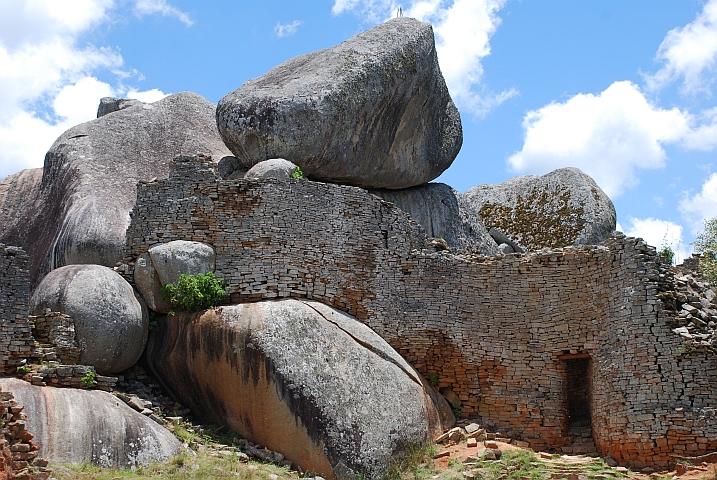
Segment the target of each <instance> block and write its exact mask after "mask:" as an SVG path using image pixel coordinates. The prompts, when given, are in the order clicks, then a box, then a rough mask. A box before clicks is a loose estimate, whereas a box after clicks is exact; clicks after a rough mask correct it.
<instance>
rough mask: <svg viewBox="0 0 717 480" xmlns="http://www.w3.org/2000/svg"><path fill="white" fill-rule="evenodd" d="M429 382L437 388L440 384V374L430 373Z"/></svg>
mask: <svg viewBox="0 0 717 480" xmlns="http://www.w3.org/2000/svg"><path fill="white" fill-rule="evenodd" d="M428 383H430V384H431V386H432V387H433V388H436V387H437V386H438V375H436V374H435V373H434V372H431V373H429V374H428Z"/></svg>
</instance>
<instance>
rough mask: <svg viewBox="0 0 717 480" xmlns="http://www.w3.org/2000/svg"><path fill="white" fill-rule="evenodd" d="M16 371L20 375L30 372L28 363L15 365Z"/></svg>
mask: <svg viewBox="0 0 717 480" xmlns="http://www.w3.org/2000/svg"><path fill="white" fill-rule="evenodd" d="M17 373H20V374H22V375H25V374H26V373H30V367H29V366H28V365H20V366H18V367H17Z"/></svg>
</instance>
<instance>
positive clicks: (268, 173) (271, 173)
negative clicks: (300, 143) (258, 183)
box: [244, 158, 296, 178]
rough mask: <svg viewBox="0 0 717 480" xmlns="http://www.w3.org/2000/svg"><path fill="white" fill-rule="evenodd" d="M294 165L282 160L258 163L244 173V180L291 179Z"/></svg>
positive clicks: (273, 159) (294, 168) (274, 159)
mask: <svg viewBox="0 0 717 480" xmlns="http://www.w3.org/2000/svg"><path fill="white" fill-rule="evenodd" d="M294 170H296V165H295V164H294V163H292V162H290V161H288V160H284V159H283V158H272V159H269V160H264V161H263V162H259V163H257V164H256V165H254V166H253V167H251V168H250V169H249V171H248V172H246V175H244V176H245V177H246V178H291V174H292V173H294Z"/></svg>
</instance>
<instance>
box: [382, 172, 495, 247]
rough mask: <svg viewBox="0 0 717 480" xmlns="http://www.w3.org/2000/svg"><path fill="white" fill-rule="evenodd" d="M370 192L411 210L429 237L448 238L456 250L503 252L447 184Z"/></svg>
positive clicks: (478, 218)
mask: <svg viewBox="0 0 717 480" xmlns="http://www.w3.org/2000/svg"><path fill="white" fill-rule="evenodd" d="M370 192H371V193H373V194H374V195H377V196H379V197H381V198H382V199H384V200H386V201H387V202H391V203H393V204H394V205H396V206H397V207H398V208H400V209H401V210H403V211H404V212H406V213H408V214H409V215H410V216H411V218H413V219H414V220H416V221H417V222H418V223H420V224H421V226H422V227H423V228H424V229H425V230H426V235H427V236H428V237H433V238H442V239H444V240H445V241H446V243H447V244H448V247H449V248H450V249H451V250H452V251H453V252H454V253H469V252H474V253H481V254H483V255H497V254H498V253H499V251H498V245H497V244H496V242H495V241H494V240H493V239H492V238H491V237H490V235H488V232H487V231H486V228H485V226H484V225H483V221H482V220H481V219H480V217H479V216H478V215H477V214H476V213H475V212H473V210H472V209H471V208H469V207H467V205H465V202H464V200H463V199H462V198H461V197H460V194H459V193H458V192H456V191H455V190H453V189H452V188H451V187H449V186H448V185H446V184H445V183H427V184H425V185H420V186H418V187H412V188H405V189H402V190H387V189H381V190H370Z"/></svg>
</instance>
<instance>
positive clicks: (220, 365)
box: [146, 299, 442, 479]
mask: <svg viewBox="0 0 717 480" xmlns="http://www.w3.org/2000/svg"><path fill="white" fill-rule="evenodd" d="M146 358H147V361H148V363H149V366H150V369H151V370H152V372H153V373H154V375H155V377H156V378H158V379H160V381H161V382H162V383H163V385H164V387H165V388H166V389H167V390H168V391H169V392H171V393H172V394H173V395H174V396H175V397H176V398H177V399H181V400H180V401H181V402H182V403H183V404H185V405H187V406H189V407H190V408H191V409H192V412H193V413H194V414H195V415H197V416H199V417H200V418H203V419H204V420H206V421H210V422H213V423H216V424H217V425H227V426H228V427H229V428H231V429H232V430H234V431H237V432H239V433H240V434H242V435H243V436H245V437H246V438H248V439H250V440H251V441H254V442H258V443H260V444H262V445H264V446H267V447H269V448H270V449H273V450H277V451H279V452H281V453H283V454H284V455H285V456H286V458H287V459H289V460H291V461H292V462H293V463H294V464H295V465H298V466H300V467H301V468H302V469H304V470H305V471H311V472H315V473H319V474H321V475H322V476H324V477H325V478H330V479H333V478H341V479H355V478H357V477H362V478H367V479H375V478H382V477H384V476H385V475H386V473H387V472H388V469H389V467H390V464H391V462H392V460H394V459H395V458H397V457H399V456H400V455H402V454H404V453H406V451H407V449H408V448H409V446H410V445H412V444H418V443H421V442H425V441H427V440H428V439H429V438H432V435H434V434H436V433H438V432H439V431H440V430H441V428H442V427H441V420H442V419H441V417H440V415H439V413H438V411H437V409H436V407H435V405H434V403H433V401H432V400H431V397H430V395H429V394H428V392H427V391H426V389H425V388H424V387H423V385H422V383H421V378H420V376H419V375H418V374H417V372H416V371H415V370H414V369H413V368H412V367H411V366H410V365H408V363H406V361H405V360H403V358H401V356H400V355H398V353H396V352H395V351H394V350H393V349H392V348H391V347H390V346H389V345H388V344H387V343H386V342H385V341H384V340H382V339H381V337H379V336H378V335H377V334H376V333H374V332H373V331H372V330H371V329H369V328H368V327H367V326H366V325H364V324H362V323H360V322H359V321H357V320H356V319H354V318H353V317H350V316H348V315H347V314H345V313H342V312H339V311H338V310H335V309H333V308H330V307H327V306H325V305H323V304H321V303H318V302H314V301H300V300H293V299H290V300H280V301H265V302H259V303H251V304H242V305H231V306H226V307H220V308H216V309H213V310H207V311H205V312H203V313H197V314H195V315H194V316H193V317H192V318H191V321H185V319H182V318H174V317H169V318H168V319H167V320H166V321H162V322H160V324H159V326H158V328H157V330H155V331H153V333H152V336H151V338H150V340H149V343H148V345H147V353H146Z"/></svg>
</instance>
